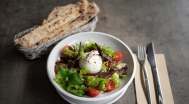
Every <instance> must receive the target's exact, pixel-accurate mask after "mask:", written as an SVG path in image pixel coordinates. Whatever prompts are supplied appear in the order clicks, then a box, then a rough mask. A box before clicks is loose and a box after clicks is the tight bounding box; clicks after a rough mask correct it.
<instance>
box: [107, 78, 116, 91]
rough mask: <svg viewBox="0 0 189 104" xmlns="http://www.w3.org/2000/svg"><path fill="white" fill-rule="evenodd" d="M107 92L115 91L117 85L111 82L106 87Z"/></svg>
mask: <svg viewBox="0 0 189 104" xmlns="http://www.w3.org/2000/svg"><path fill="white" fill-rule="evenodd" d="M105 87H106V91H112V90H113V89H115V83H114V82H113V81H112V80H110V81H109V82H108V83H107V84H106V85H105Z"/></svg>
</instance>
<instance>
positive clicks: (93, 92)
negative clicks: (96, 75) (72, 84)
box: [87, 87, 100, 97]
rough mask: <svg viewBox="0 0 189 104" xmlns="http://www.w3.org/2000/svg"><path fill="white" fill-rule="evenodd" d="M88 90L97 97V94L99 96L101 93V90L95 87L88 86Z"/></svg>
mask: <svg viewBox="0 0 189 104" xmlns="http://www.w3.org/2000/svg"><path fill="white" fill-rule="evenodd" d="M87 92H88V94H89V95H90V96H92V97H95V96H97V95H98V94H99V93H100V91H99V90H97V89H95V88H93V87H88V89H87Z"/></svg>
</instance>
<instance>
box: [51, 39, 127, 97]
mask: <svg viewBox="0 0 189 104" xmlns="http://www.w3.org/2000/svg"><path fill="white" fill-rule="evenodd" d="M91 50H97V51H98V53H99V55H100V56H101V57H102V60H103V63H102V68H101V71H100V72H99V73H95V74H91V73H89V71H88V69H87V68H82V69H81V68H80V67H79V65H78V61H79V59H80V58H84V55H83V54H84V53H85V52H90V51H91ZM63 53H64V55H65V54H66V56H63V57H61V58H60V60H58V61H57V62H56V65H58V64H57V63H64V64H63V65H61V66H56V67H55V68H57V69H55V70H58V73H57V74H55V78H54V80H55V82H56V83H57V84H58V85H59V86H60V87H61V88H63V89H64V90H66V91H68V92H70V93H72V94H74V95H76V96H79V97H84V95H85V94H86V93H87V88H89V87H93V88H96V89H98V90H100V91H107V88H106V87H107V86H106V85H107V83H109V81H113V83H114V84H115V87H116V88H117V87H120V82H119V79H120V78H124V77H126V69H127V66H126V64H125V63H120V62H117V61H114V60H113V58H114V57H115V55H116V54H115V51H113V50H112V49H111V48H110V47H109V46H106V45H103V46H99V45H98V44H96V43H95V42H94V41H92V40H88V41H85V42H84V44H83V45H81V43H80V44H75V45H72V47H71V49H70V48H64V49H63Z"/></svg>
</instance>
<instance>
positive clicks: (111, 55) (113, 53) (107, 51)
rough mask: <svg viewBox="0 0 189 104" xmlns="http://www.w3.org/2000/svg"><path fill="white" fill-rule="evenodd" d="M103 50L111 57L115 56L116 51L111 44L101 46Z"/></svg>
mask: <svg viewBox="0 0 189 104" xmlns="http://www.w3.org/2000/svg"><path fill="white" fill-rule="evenodd" d="M100 48H101V50H102V52H103V53H104V54H106V55H108V56H110V57H114V56H115V51H113V50H112V49H111V48H110V47H109V46H106V45H103V46H101V47H100Z"/></svg>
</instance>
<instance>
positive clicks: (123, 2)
mask: <svg viewBox="0 0 189 104" xmlns="http://www.w3.org/2000/svg"><path fill="white" fill-rule="evenodd" d="M77 1H78V0H67V1H66V0H1V1H0V104H66V103H67V102H66V101H65V100H64V99H62V98H61V97H60V96H59V95H58V93H57V92H56V90H55V89H54V87H53V85H52V84H51V83H50V81H49V79H48V76H47V73H46V60H47V57H48V55H45V56H43V57H41V58H39V59H36V60H33V61H31V60H28V59H26V58H25V57H24V56H23V55H22V54H21V53H20V52H19V51H18V50H17V49H16V47H15V46H14V45H13V38H14V36H15V35H16V34H17V33H19V32H21V31H23V30H25V29H27V28H29V27H32V26H34V25H38V24H40V23H41V22H42V20H43V19H44V18H46V17H47V15H48V13H49V12H50V11H51V10H52V8H53V7H55V6H59V5H66V4H69V3H76V2H77ZM90 1H94V2H96V3H97V5H98V6H99V7H100V9H101V12H100V13H99V14H98V17H99V21H98V23H97V27H96V29H95V31H99V32H104V33H108V34H112V35H114V36H116V37H118V38H119V39H121V40H122V41H124V42H125V43H126V44H127V45H128V46H129V47H130V48H131V49H132V51H133V52H134V53H135V52H136V50H137V46H138V45H141V44H142V45H146V44H147V43H149V42H154V45H155V49H156V53H161V54H164V55H165V59H166V63H167V69H168V73H169V79H170V84H171V88H172V93H173V97H174V102H175V104H189V64H188V63H189V1H188V0H90ZM135 103H136V98H135V89H134V83H132V84H131V85H130V86H129V88H128V90H127V92H126V93H125V94H124V96H123V97H121V99H119V100H118V101H117V102H115V104H135Z"/></svg>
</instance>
